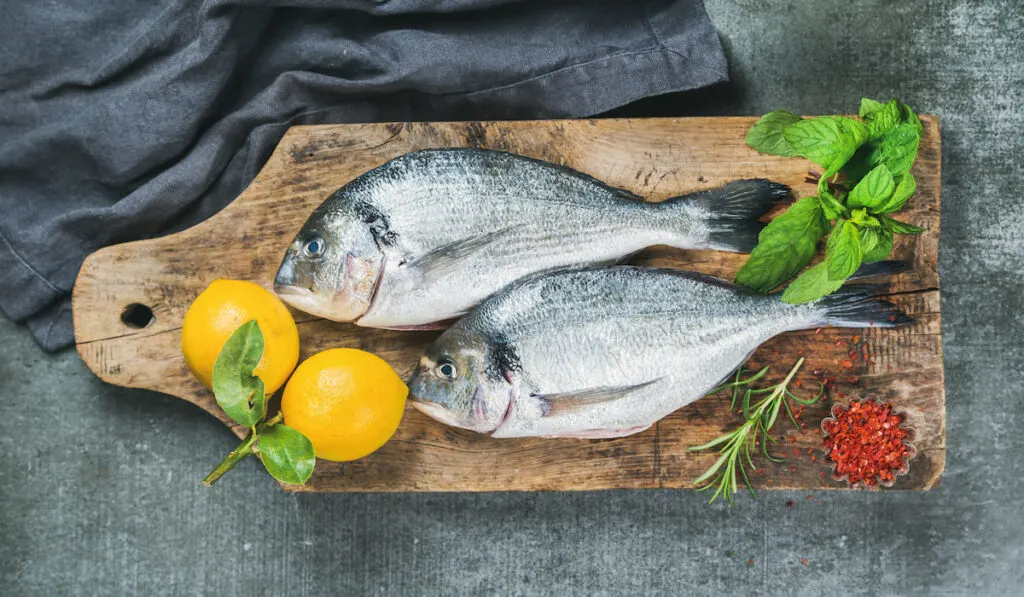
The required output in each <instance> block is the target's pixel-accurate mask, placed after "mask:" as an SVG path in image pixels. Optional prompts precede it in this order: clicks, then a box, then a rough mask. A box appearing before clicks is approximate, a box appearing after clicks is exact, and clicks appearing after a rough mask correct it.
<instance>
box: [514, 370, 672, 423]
mask: <svg viewBox="0 0 1024 597" xmlns="http://www.w3.org/2000/svg"><path fill="white" fill-rule="evenodd" d="M659 381H661V378H660V377H659V378H658V379H652V380H651V381H645V382H644V383H641V384H636V385H632V386H599V387H596V388H586V389H583V390H577V391H573V392H562V393H559V394H534V396H533V397H534V398H536V399H537V400H538V401H540V404H541V409H542V411H543V413H544V416H545V417H549V416H552V415H556V414H560V413H566V412H569V411H572V410H575V409H577V408H580V407H583V406H587V405H590V404H601V403H604V402H611V401H612V400H618V399H620V398H625V397H626V396H629V395H630V394H633V393H634V392H638V391H640V390H642V389H644V388H646V387H648V386H650V385H653V384H655V383H658V382H659Z"/></svg>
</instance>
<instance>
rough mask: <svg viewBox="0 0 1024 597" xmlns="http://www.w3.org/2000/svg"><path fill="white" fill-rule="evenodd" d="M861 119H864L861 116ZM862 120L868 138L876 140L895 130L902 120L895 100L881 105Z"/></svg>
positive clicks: (901, 114) (898, 105) (898, 104)
mask: <svg viewBox="0 0 1024 597" xmlns="http://www.w3.org/2000/svg"><path fill="white" fill-rule="evenodd" d="M862 118H864V117H863V116H862ZM864 120H865V122H867V127H868V136H869V138H871V139H878V138H879V137H881V136H883V135H885V134H886V133H888V132H889V131H891V130H893V129H894V128H896V126H897V125H898V124H899V123H900V122H901V121H902V120H903V113H902V111H901V110H900V103H899V102H898V101H897V100H889V103H887V104H885V105H883V106H882V107H881V108H880V109H878V110H876V111H875V112H872V113H871V114H870V115H869V116H868V117H867V118H864Z"/></svg>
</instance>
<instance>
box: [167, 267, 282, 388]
mask: <svg viewBox="0 0 1024 597" xmlns="http://www.w3.org/2000/svg"><path fill="white" fill-rule="evenodd" d="M252 319H255V320H256V322H257V323H258V324H259V326H260V331H262V332H263V339H264V349H263V358H261V359H260V362H259V364H258V365H257V366H256V369H255V371H253V373H254V374H255V375H257V376H259V378H260V379H262V380H263V386H264V388H266V392H267V395H270V394H273V393H274V392H276V391H277V389H278V388H280V387H281V386H282V385H284V382H285V381H286V380H287V379H288V375H289V374H290V373H291V372H292V371H293V370H294V369H295V364H296V363H298V362H299V330H298V328H296V327H295V320H294V319H292V314H291V313H289V312H288V308H287V307H285V306H284V303H282V302H281V299H279V298H277V297H276V296H274V294H273V293H272V292H270V291H268V290H266V289H264V288H263V287H262V286H260V285H258V284H254V283H252V282H246V281H244V280H214V281H213V283H212V284H210V285H209V286H208V287H207V288H206V290H204V291H203V292H202V293H201V294H200V295H199V296H198V297H196V300H195V301H193V302H192V305H191V306H189V308H188V311H187V312H186V313H185V321H184V322H183V323H182V327H181V351H182V353H184V355H185V362H186V363H188V368H189V369H191V370H192V373H194V374H195V376H196V377H198V378H199V381H201V382H203V385H205V386H206V387H208V388H209V387H211V385H212V382H213V364H214V363H215V362H216V361H217V355H219V354H220V349H221V348H223V347H224V343H225V342H227V340H228V338H229V337H231V334H233V333H234V332H235V330H237V329H238V328H239V326H241V325H242V324H243V323H245V322H247V321H249V320H252Z"/></svg>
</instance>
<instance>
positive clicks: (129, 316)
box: [121, 303, 156, 330]
mask: <svg viewBox="0 0 1024 597" xmlns="http://www.w3.org/2000/svg"><path fill="white" fill-rule="evenodd" d="M154 319H156V318H155V317H153V310H152V309H150V308H149V307H147V306H146V305H143V304H141V303H132V304H130V305H128V306H127V307H125V308H124V311H122V312H121V323H123V324H125V325H126V326H128V327H130V328H132V329H133V330H141V329H142V328H144V327H146V326H148V325H149V324H151V323H153V320H154Z"/></svg>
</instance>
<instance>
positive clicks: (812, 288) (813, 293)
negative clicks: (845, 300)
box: [782, 261, 845, 304]
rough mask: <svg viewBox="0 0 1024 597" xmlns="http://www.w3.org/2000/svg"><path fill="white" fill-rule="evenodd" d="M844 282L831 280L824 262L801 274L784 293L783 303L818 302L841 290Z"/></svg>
mask: <svg viewBox="0 0 1024 597" xmlns="http://www.w3.org/2000/svg"><path fill="white" fill-rule="evenodd" d="M844 281H845V280H829V279H828V272H827V271H826V270H825V262H824V261H822V262H821V263H818V264H817V265H815V266H814V267H810V268H808V269H807V270H805V271H804V273H802V274H800V277H799V278H797V279H796V280H793V283H792V284H790V285H789V286H787V287H786V290H785V292H783V293H782V301H783V302H786V303H791V304H799V303H807V302H810V301H814V300H818V299H820V298H821V297H823V296H826V295H829V294H832V293H833V292H835V291H836V290H839V287H840V286H842V285H843V282H844Z"/></svg>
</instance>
